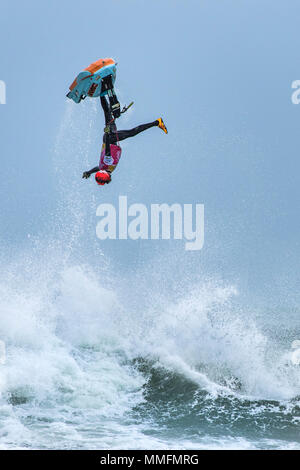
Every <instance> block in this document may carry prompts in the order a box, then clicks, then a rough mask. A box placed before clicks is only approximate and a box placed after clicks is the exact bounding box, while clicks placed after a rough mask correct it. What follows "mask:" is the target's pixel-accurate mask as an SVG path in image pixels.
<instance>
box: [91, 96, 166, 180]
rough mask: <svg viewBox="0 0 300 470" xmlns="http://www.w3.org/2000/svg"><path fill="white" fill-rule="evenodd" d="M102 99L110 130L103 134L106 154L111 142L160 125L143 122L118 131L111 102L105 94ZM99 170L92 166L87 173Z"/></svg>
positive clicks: (107, 126)
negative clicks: (131, 127) (110, 105)
mask: <svg viewBox="0 0 300 470" xmlns="http://www.w3.org/2000/svg"><path fill="white" fill-rule="evenodd" d="M100 101H101V106H102V108H103V111H104V118H105V126H106V130H107V131H108V132H104V134H103V142H104V143H105V155H110V145H111V144H116V143H117V142H120V141H121V140H125V139H128V138H129V137H134V136H135V135H137V134H139V133H140V132H143V131H145V130H147V129H150V127H155V126H158V124H159V122H158V121H153V122H149V123H148V124H141V125H140V126H137V127H134V128H133V129H128V130H125V131H118V130H117V126H116V123H115V121H114V119H113V115H112V112H111V110H110V107H109V104H108V102H107V99H106V98H105V96H101V97H100ZM97 171H99V166H95V168H92V169H91V170H89V171H88V172H86V173H89V174H90V175H91V174H92V173H96V172H97Z"/></svg>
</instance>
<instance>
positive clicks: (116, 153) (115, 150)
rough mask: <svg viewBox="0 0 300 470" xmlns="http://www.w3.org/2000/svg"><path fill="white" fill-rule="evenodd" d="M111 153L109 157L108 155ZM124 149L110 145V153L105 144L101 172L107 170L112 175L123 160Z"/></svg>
mask: <svg viewBox="0 0 300 470" xmlns="http://www.w3.org/2000/svg"><path fill="white" fill-rule="evenodd" d="M108 153H109V155H107V154H108ZM121 154H122V149H121V147H120V146H119V145H114V144H109V152H108V148H107V145H106V144H105V143H103V145H102V149H101V155H100V161H99V170H106V171H109V172H110V173H111V172H112V171H114V169H115V168H116V166H117V164H118V163H119V160H120V158H121Z"/></svg>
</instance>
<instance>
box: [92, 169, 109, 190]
mask: <svg viewBox="0 0 300 470" xmlns="http://www.w3.org/2000/svg"><path fill="white" fill-rule="evenodd" d="M95 180H96V183H98V184H100V185H101V186H102V185H103V184H105V183H110V182H111V176H110V173H108V171H105V170H100V171H97V173H96V174H95Z"/></svg>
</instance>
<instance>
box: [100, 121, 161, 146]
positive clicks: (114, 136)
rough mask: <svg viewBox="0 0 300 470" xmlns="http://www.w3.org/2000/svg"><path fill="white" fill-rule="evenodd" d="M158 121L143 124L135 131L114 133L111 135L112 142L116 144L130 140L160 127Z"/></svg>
mask: <svg viewBox="0 0 300 470" xmlns="http://www.w3.org/2000/svg"><path fill="white" fill-rule="evenodd" d="M158 124H159V122H158V121H153V122H149V123H148V124H141V125H140V126H137V127H134V128H133V129H128V130H125V131H112V132H111V133H110V134H109V137H110V139H109V140H110V142H111V143H112V144H114V143H115V142H117V141H121V140H125V139H128V138H129V137H134V136H135V135H137V134H139V133H140V132H144V131H146V130H147V129H150V127H155V126H158Z"/></svg>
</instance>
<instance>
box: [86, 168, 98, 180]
mask: <svg viewBox="0 0 300 470" xmlns="http://www.w3.org/2000/svg"><path fill="white" fill-rule="evenodd" d="M97 171H99V166H95V168H92V169H91V170H89V171H84V173H83V175H82V178H89V177H90V176H91V175H92V174H93V173H97Z"/></svg>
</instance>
